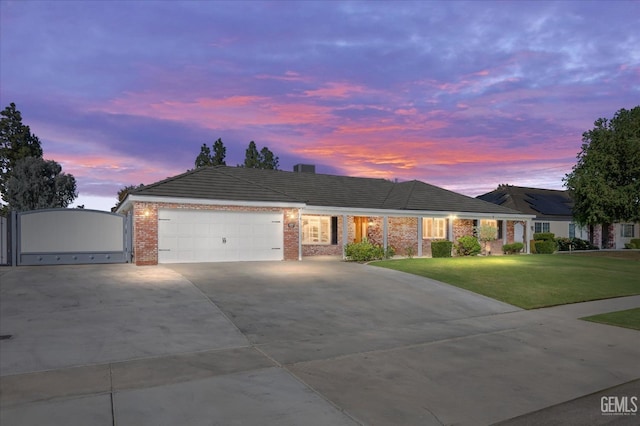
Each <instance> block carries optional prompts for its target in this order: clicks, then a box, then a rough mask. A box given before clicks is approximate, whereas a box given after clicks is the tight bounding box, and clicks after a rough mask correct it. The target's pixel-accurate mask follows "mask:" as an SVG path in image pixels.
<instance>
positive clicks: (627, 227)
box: [620, 223, 636, 238]
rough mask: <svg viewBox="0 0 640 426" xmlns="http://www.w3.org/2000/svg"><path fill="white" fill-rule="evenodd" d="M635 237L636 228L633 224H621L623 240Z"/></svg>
mask: <svg viewBox="0 0 640 426" xmlns="http://www.w3.org/2000/svg"><path fill="white" fill-rule="evenodd" d="M635 235H636V234H635V226H634V224H633V223H621V224H620V236H621V237H622V238H633V237H634V236H635Z"/></svg>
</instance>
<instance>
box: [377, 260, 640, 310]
mask: <svg viewBox="0 0 640 426" xmlns="http://www.w3.org/2000/svg"><path fill="white" fill-rule="evenodd" d="M372 265H375V266H381V267H385V268H390V269H396V270H398V271H404V272H408V273H411V274H415V275H421V276H424V277H428V278H433V279H435V280H438V281H442V282H445V283H449V284H452V285H455V286H457V287H461V288H465V289H467V290H471V291H473V292H476V293H480V294H483V295H485V296H489V297H491V298H494V299H497V300H501V301H503V302H506V303H510V304H512V305H515V306H519V307H521V308H524V309H534V308H541V307H545V306H553V305H564V304H566V303H576V302H585V301H588V300H597V299H607V298H611V297H619V296H631V295H635V294H640V252H629V255H626V254H625V255H623V256H618V257H615V256H605V255H603V254H600V253H596V254H594V255H589V254H586V253H580V254H554V255H518V256H488V257H453V258H444V259H426V258H421V259H400V260H385V261H380V262H374V263H372Z"/></svg>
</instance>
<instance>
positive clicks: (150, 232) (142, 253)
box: [133, 201, 299, 265]
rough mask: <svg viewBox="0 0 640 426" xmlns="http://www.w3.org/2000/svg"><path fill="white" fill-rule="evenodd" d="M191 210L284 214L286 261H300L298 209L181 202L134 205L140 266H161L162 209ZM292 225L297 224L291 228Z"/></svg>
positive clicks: (136, 258)
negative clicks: (159, 211)
mask: <svg viewBox="0 0 640 426" xmlns="http://www.w3.org/2000/svg"><path fill="white" fill-rule="evenodd" d="M159 209H187V210H215V211H237V212H282V214H283V235H284V245H283V257H284V260H298V232H299V229H298V216H297V215H298V210H297V209H281V208H268V207H244V206H211V205H205V204H181V203H147V202H141V201H136V202H134V203H133V250H134V258H135V262H136V265H157V264H158V210H159ZM289 223H294V226H293V227H291V228H290V227H289V226H288V224H289Z"/></svg>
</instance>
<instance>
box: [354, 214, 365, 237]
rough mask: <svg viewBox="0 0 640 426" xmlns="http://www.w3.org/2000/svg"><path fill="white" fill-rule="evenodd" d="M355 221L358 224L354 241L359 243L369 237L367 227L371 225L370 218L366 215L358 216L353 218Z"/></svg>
mask: <svg viewBox="0 0 640 426" xmlns="http://www.w3.org/2000/svg"><path fill="white" fill-rule="evenodd" d="M353 221H354V223H355V225H356V236H355V238H354V240H353V241H354V242H356V243H359V242H361V241H362V240H363V239H364V238H367V230H368V228H367V227H368V226H369V218H367V217H364V216H356V217H354V218H353Z"/></svg>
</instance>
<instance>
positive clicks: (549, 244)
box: [535, 241, 556, 254]
mask: <svg viewBox="0 0 640 426" xmlns="http://www.w3.org/2000/svg"><path fill="white" fill-rule="evenodd" d="M535 246H536V253H538V254H551V253H553V252H555V251H556V242H555V241H536V243H535Z"/></svg>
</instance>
